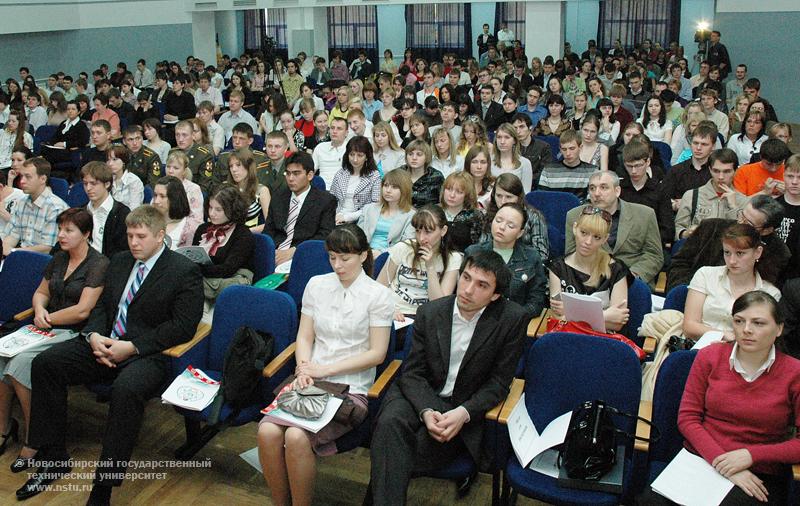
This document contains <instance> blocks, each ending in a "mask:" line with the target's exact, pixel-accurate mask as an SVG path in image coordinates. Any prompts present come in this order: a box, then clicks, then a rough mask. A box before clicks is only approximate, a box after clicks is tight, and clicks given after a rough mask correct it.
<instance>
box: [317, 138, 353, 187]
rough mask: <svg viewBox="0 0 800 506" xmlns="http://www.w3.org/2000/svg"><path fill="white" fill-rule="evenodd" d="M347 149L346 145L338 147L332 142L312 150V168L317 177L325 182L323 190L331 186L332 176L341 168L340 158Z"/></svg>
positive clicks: (318, 145) (323, 143) (324, 143)
mask: <svg viewBox="0 0 800 506" xmlns="http://www.w3.org/2000/svg"><path fill="white" fill-rule="evenodd" d="M345 149H347V145H346V143H344V142H343V143H342V144H340V145H339V146H338V147H336V146H334V145H333V142H331V141H328V142H322V143H320V144H317V147H316V148H314V153H313V154H312V155H311V156H312V158H313V159H314V168H315V169H317V171H318V173H319V176H320V177H321V178H322V179H324V180H325V188H330V187H331V185H332V184H333V176H335V175H336V173H337V172H338V171H339V169H341V168H342V158H343V157H344V151H345Z"/></svg>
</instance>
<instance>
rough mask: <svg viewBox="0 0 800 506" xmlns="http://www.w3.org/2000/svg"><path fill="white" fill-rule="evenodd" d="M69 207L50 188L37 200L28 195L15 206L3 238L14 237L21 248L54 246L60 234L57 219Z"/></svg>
mask: <svg viewBox="0 0 800 506" xmlns="http://www.w3.org/2000/svg"><path fill="white" fill-rule="evenodd" d="M68 207H69V206H68V205H67V204H66V202H64V201H63V200H61V199H60V198H58V197H57V196H55V195H54V194H53V192H52V190H50V188H49V187H48V188H45V189H44V191H43V192H42V193H41V195H39V197H37V198H36V200H31V197H30V195H26V196H25V198H24V199H22V200H20V201H19V202H18V203H17V205H16V206H14V209H13V210H12V212H11V220H10V221H9V222H8V223H7V224H6V227H5V229H4V230H3V237H14V238H15V239H17V241H18V243H17V246H18V247H20V248H27V247H30V246H40V245H47V246H53V245H54V244H55V243H56V235H57V234H58V225H57V224H56V218H57V217H58V215H59V214H60V213H61V211H64V210H65V209H67V208H68Z"/></svg>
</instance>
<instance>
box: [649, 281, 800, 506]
mask: <svg viewBox="0 0 800 506" xmlns="http://www.w3.org/2000/svg"><path fill="white" fill-rule="evenodd" d="M732 314H733V335H734V338H735V342H734V343H715V344H712V345H710V346H707V347H705V348H703V349H701V350H700V351H699V352H698V353H697V358H695V360H694V364H693V365H692V369H691V372H690V373H689V377H688V378H687V380H686V388H685V390H684V393H683V398H682V399H681V406H680V409H679V411H678V429H679V430H680V432H681V434H682V435H683V437H684V438H685V442H684V446H685V447H686V449H687V450H689V451H690V452H692V453H695V454H697V455H699V456H700V457H702V458H703V459H704V460H705V461H706V462H708V463H710V464H711V465H712V466H713V467H714V469H716V471H717V472H718V473H719V474H721V475H722V476H724V477H726V478H727V479H728V480H730V481H731V482H733V483H734V485H736V487H734V488H733V489H732V490H731V491H730V492H728V495H727V496H725V499H724V500H723V501H722V504H723V505H728V504H759V503H763V502H767V501H769V503H770V504H787V499H788V490H787V489H788V486H789V479H790V477H791V475H790V473H789V469H788V464H792V463H797V462H800V439H798V438H797V437H794V436H791V434H792V431H793V429H795V426H796V425H797V423H798V422H797V421H798V420H800V362H799V361H797V360H796V359H794V358H792V357H790V356H788V355H785V354H783V353H782V352H780V351H778V350H777V349H776V346H775V341H776V340H777V338H778V336H779V335H780V334H781V331H782V329H783V315H782V314H781V311H780V309H779V307H778V303H777V302H776V301H775V299H774V298H773V297H772V296H771V295H769V294H768V293H766V292H763V291H760V290H755V291H751V292H747V293H745V294H743V295H741V296H740V297H738V298H737V299H736V301H735V302H734V303H733V309H732ZM651 498H652V499H653V500H648V501H646V502H645V503H644V504H659V503H662V504H670V502H669V500H667V499H665V498H662V497H660V496H658V495H656V494H655V493H650V496H649V497H648V499H651Z"/></svg>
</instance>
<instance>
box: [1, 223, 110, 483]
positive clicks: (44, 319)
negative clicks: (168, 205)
mask: <svg viewBox="0 0 800 506" xmlns="http://www.w3.org/2000/svg"><path fill="white" fill-rule="evenodd" d="M57 223H58V244H59V246H61V250H60V251H58V252H56V253H55V254H54V255H53V259H52V260H51V261H50V263H49V264H47V267H46V268H45V271H44V279H42V282H41V283H40V284H39V288H37V289H36V293H34V294H33V312H34V317H33V324H34V325H35V326H36V327H37V328H39V329H40V330H44V331H47V332H49V333H51V334H54V337H51V338H49V339H47V340H46V341H44V342H42V343H40V344H37V345H35V346H34V347H32V348H27V349H26V350H24V351H22V352H20V353H18V354H16V355H14V356H13V357H10V358H4V357H0V373H2V375H3V378H2V381H0V424H2V429H0V430H2V432H0V434H1V435H0V455H1V454H2V453H3V452H5V449H6V446H7V445H8V440H9V439H12V438H13V439H14V440H17V439H18V437H19V434H18V431H19V423H18V422H17V421H16V420H15V419H13V418H11V401H12V400H13V399H14V394H16V396H17V398H18V399H19V403H20V405H21V407H22V414H23V416H24V417H25V424H26V426H27V424H28V419H29V417H30V412H31V362H32V361H33V359H34V357H36V355H38V354H39V353H40V352H42V351H44V350H46V349H47V348H49V347H51V346H53V345H54V344H56V343H60V342H62V341H67V340H69V339H72V338H73V337H75V336H76V335H77V334H78V331H79V330H80V329H81V328H82V327H83V324H84V322H85V321H86V319H87V318H88V317H89V312H90V311H91V310H92V308H94V306H95V304H96V303H97V300H98V298H100V294H101V293H102V292H103V282H104V278H105V273H106V268H107V267H108V259H107V258H106V257H104V256H103V255H102V254H100V253H98V252H97V250H95V249H94V248H92V247H91V246H89V240H90V239H91V238H92V229H93V221H92V215H91V214H89V212H88V211H86V210H84V209H77V208H72V209H67V210H66V211H64V212H62V213H61V214H60V215H59V216H58V219H57ZM9 338H11V339H14V337H13V335H9V336H6V337H5V338H4V340H6V339H9ZM27 432H28V431H27V430H26V431H25V433H26V434H27ZM35 453H36V451H35V450H32V449H30V448H27V447H25V448H23V449H22V451H21V452H20V454H19V457H18V458H17V460H16V461H15V462H14V463H13V464H12V465H11V471H12V472H15V473H17V472H20V471H23V470H24V469H27V468H28V467H29V466H30V465H31V464H30V462H29V460H28V459H31V458H32V457H33V456H34V455H35Z"/></svg>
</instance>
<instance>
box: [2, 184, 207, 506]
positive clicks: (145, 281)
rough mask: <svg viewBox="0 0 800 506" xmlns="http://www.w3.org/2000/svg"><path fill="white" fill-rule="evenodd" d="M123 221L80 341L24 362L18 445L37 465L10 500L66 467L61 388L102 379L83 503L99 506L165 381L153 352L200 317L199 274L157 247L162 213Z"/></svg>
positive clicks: (41, 486)
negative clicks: (27, 413)
mask: <svg viewBox="0 0 800 506" xmlns="http://www.w3.org/2000/svg"><path fill="white" fill-rule="evenodd" d="M175 184H176V185H177V187H178V188H181V186H180V183H179V182H177V181H175ZM125 221H126V224H127V226H128V243H129V245H130V251H131V252H130V253H128V252H122V253H119V254H117V255H116V256H115V258H114V262H111V263H110V264H109V268H108V272H107V273H106V276H105V288H106V289H105V290H103V296H102V297H101V298H100V300H99V301H98V303H97V305H96V306H94V309H92V311H91V313H90V314H89V319H88V321H87V322H86V325H84V326H83V328H82V329H80V330H81V334H80V337H79V338H76V339H70V340H68V341H65V342H62V343H59V344H56V345H55V346H52V347H51V348H49V349H48V350H46V351H44V352H42V353H40V354H39V355H38V356H36V358H35V359H34V360H33V363H32V365H31V390H32V396H31V418H30V420H31V423H30V433H29V435H28V444H29V446H30V447H31V448H33V449H36V450H37V453H36V457H37V460H38V461H39V462H41V465H40V467H39V469H38V470H37V472H36V473H32V474H31V475H29V476H30V478H29V479H28V481H27V482H26V483H25V484H24V485H23V486H22V487H20V488H19V490H17V494H16V495H17V499H20V500H21V499H26V498H28V497H32V496H34V495H37V494H38V493H40V492H42V491H43V490H45V489H46V488H47V485H49V484H51V483H52V482H54V481H56V480H57V479H59V478H61V477H64V476H66V475H67V474H69V472H70V470H71V468H72V464H71V461H70V457H69V454H68V453H67V449H66V441H65V439H66V434H67V432H68V431H67V392H68V387H69V386H70V385H81V384H85V383H98V382H111V383H112V387H111V390H110V392H111V394H110V395H111V404H110V406H111V409H110V410H109V415H108V417H107V420H106V430H105V435H104V437H103V441H102V451H101V457H100V458H99V463H98V466H97V469H96V471H95V481H94V486H93V488H92V492H91V495H90V497H89V503H91V504H108V503H109V499H110V497H111V492H112V487H114V486H119V485H121V483H122V479H123V477H124V476H125V470H126V467H127V463H128V461H130V459H131V454H132V453H133V450H134V448H135V447H136V439H137V436H138V433H139V429H140V428H141V425H142V418H143V415H144V409H145V405H146V401H147V400H148V399H150V398H151V397H155V396H157V395H159V394H160V393H161V392H162V391H163V388H164V385H165V384H166V383H168V382H169V381H170V376H169V375H170V368H169V362H168V361H167V360H164V357H163V356H162V355H161V352H162V351H164V350H165V349H167V348H168V347H170V346H175V345H177V344H181V343H183V342H186V341H188V340H189V339H191V337H192V334H193V333H194V331H195V328H196V327H197V324H198V323H199V321H200V317H201V315H202V311H203V304H202V300H203V295H202V285H201V276H200V269H199V268H198V267H197V266H196V265H194V264H193V263H192V262H190V261H189V260H188V259H186V258H184V257H183V256H181V255H177V254H175V253H173V252H171V251H169V250H168V248H165V247H164V237H165V220H164V217H163V215H162V214H161V213H159V212H158V211H157V210H156V209H154V208H153V207H152V206H141V207H139V208H138V209H135V210H134V211H132V212H131V214H129V215H128V217H127V219H126V220H125ZM131 280H132V281H131ZM123 292H127V295H126V296H125V297H124V298H122V299H120V296H119V294H121V293H123ZM137 293H138V294H139V297H137V298H136V299H135V300H134V302H133V303H131V302H130V300H131V299H133V297H134V295H136V294H137ZM134 356H135V359H132V360H131V358H132V357H134Z"/></svg>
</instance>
